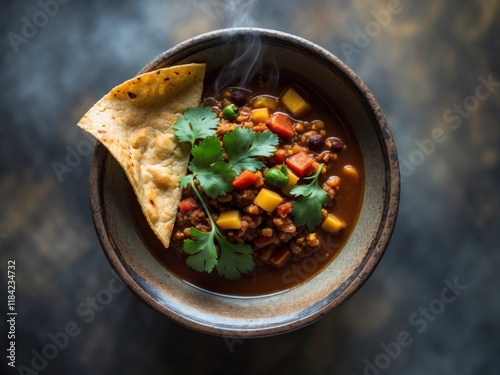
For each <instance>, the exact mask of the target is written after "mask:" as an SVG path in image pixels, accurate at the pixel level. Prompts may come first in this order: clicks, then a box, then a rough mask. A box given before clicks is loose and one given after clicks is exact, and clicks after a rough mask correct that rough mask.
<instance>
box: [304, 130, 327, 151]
mask: <svg viewBox="0 0 500 375" xmlns="http://www.w3.org/2000/svg"><path fill="white" fill-rule="evenodd" d="M323 144H324V141H323V137H322V136H321V135H319V134H316V135H313V136H310V137H309V138H308V139H307V146H308V147H309V148H310V149H311V150H313V151H316V150H319V149H320V148H321V147H323Z"/></svg>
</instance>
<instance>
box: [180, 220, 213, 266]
mask: <svg viewBox="0 0 500 375" xmlns="http://www.w3.org/2000/svg"><path fill="white" fill-rule="evenodd" d="M190 232H191V234H192V235H193V239H192V240H184V251H185V252H186V253H188V254H190V256H188V258H187V259H186V264H187V265H188V266H189V267H191V268H192V269H194V270H195V271H198V272H211V271H212V269H213V268H214V267H215V266H216V265H217V249H216V248H215V244H214V236H215V232H214V231H213V230H212V231H210V232H201V231H199V230H197V229H196V228H194V227H191V229H190Z"/></svg>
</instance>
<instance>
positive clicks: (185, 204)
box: [179, 197, 198, 214]
mask: <svg viewBox="0 0 500 375" xmlns="http://www.w3.org/2000/svg"><path fill="white" fill-rule="evenodd" d="M195 208H198V203H196V201H195V200H194V198H193V197H188V198H185V199H183V200H182V201H181V203H179V209H180V210H181V211H182V212H183V213H185V214H187V213H188V212H191V211H192V210H194V209H195Z"/></svg>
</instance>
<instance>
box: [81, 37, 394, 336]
mask: <svg viewBox="0 0 500 375" xmlns="http://www.w3.org/2000/svg"><path fill="white" fill-rule="evenodd" d="M256 41H258V43H259V46H260V57H259V58H260V59H261V60H262V62H264V63H269V64H275V66H277V67H278V68H285V69H286V70H288V71H291V72H293V73H294V74H295V75H296V76H297V77H299V78H300V79H302V80H303V81H304V82H308V83H310V84H311V85H312V86H315V87H318V88H319V89H321V91H323V92H324V93H325V94H326V95H327V98H328V99H329V100H331V101H332V102H334V103H336V106H337V107H338V108H340V109H341V116H342V117H343V118H344V120H346V122H347V123H348V124H350V126H351V127H352V129H353V132H354V134H355V135H356V137H357V140H358V142H359V145H360V147H361V150H362V154H363V159H364V168H365V174H366V175H365V193H364V198H363V206H362V210H361V213H360V216H359V219H358V223H357V225H356V227H355V229H354V231H353V233H352V234H351V236H350V238H349V240H348V242H347V243H346V244H345V246H344V247H343V249H342V251H341V252H340V253H339V255H338V256H337V257H336V258H335V259H334V260H333V261H332V262H331V263H330V264H329V265H328V266H327V267H326V268H325V269H324V270H323V271H321V272H320V273H319V274H317V276H315V277H313V278H311V279H309V280H308V281H306V282H305V283H303V284H301V285H299V286H297V287H294V288H292V289H290V290H288V291H285V292H282V293H278V294H274V295H268V296H260V297H252V298H241V297H231V296H222V295H216V294H213V293H209V292H206V291H204V290H201V289H199V288H196V287H193V286H191V285H189V284H188V283H186V282H184V281H183V280H180V279H179V278H177V277H176V276H175V275H173V274H171V273H170V272H169V271H168V270H166V269H165V268H164V267H163V266H162V265H161V264H160V263H159V262H158V261H157V260H156V259H155V258H154V257H153V256H152V255H151V253H150V252H149V251H148V250H147V248H146V247H145V245H144V243H143V242H142V240H141V238H140V237H139V235H138V233H137V232H136V230H135V227H134V224H133V222H132V219H131V217H130V214H129V211H128V205H127V197H126V189H125V182H126V177H125V174H124V172H123V171H122V169H121V168H120V167H119V165H118V163H117V162H116V161H115V160H114V158H113V157H112V156H110V154H109V153H108V151H107V150H106V149H105V148H104V146H103V145H102V144H100V143H97V145H96V147H95V151H94V155H93V159H92V165H91V174H90V202H91V208H92V215H93V219H94V223H95V227H96V230H97V235H98V237H99V240H100V242H101V245H102V248H103V249H104V252H105V254H106V256H107V257H108V259H109V261H110V262H111V264H112V266H113V267H114V269H115V270H116V272H117V273H118V275H119V276H120V277H121V278H122V279H123V281H124V282H125V284H126V285H127V286H128V287H129V288H130V289H131V290H132V291H133V292H135V293H136V294H137V295H138V296H139V297H140V298H141V299H142V300H144V301H145V302H146V303H147V304H148V305H150V306H151V307H152V308H154V309H155V310H157V311H159V312H160V313H162V314H164V315H166V316H167V317H169V318H171V319H172V320H174V321H176V322H178V323H180V324H182V325H184V326H186V327H189V328H192V329H195V330H198V331H201V332H205V333H209V334H214V335H221V336H228V337H259V336H267V335H272V334H277V333H283V332H287V331H290V330H294V329H297V328H300V327H303V326H305V325H307V324H310V323H312V322H314V321H316V320H317V319H319V318H321V317H323V316H325V315H326V314H328V313H329V312H331V311H333V310H334V309H335V308H337V307H338V306H340V305H341V304H342V303H343V302H345V301H346V300H347V299H348V298H349V297H351V296H352V295H353V294H354V293H355V292H356V291H357V290H358V289H359V288H360V287H361V286H362V285H363V283H364V282H365V281H366V280H367V278H368V277H369V276H370V274H371V273H372V272H373V270H374V268H375V267H376V265H377V264H378V262H379V261H380V259H381V257H382V255H383V253H384V251H385V249H386V247H387V245H388V243H389V240H390V237H391V234H392V232H393V229H394V225H395V222H396V216H397V212H398V205H399V188H400V178H399V165H398V157H397V152H396V147H395V144H394V140H393V137H392V134H391V131H390V129H389V125H388V124H387V120H386V118H385V116H384V114H383V113H382V111H381V109H380V107H379V105H378V103H377V102H376V100H375V98H374V97H373V95H372V93H371V92H370V91H369V90H368V88H367V87H366V86H365V84H364V83H363V82H362V81H361V79H360V78H359V77H358V76H357V75H356V74H355V73H354V72H353V71H352V70H351V69H350V68H349V67H348V66H347V65H345V64H344V63H343V62H342V61H340V60H339V59H338V58H337V57H335V56H334V55H332V54H331V53H330V52H328V51H326V50H325V49H323V48H321V47H319V46H317V45H315V44H313V43H311V42H309V41H307V40H304V39H302V38H299V37H297V36H293V35H289V34H285V33H283V32H279V31H274V30H266V29H257V28H236V29H223V30H218V31H213V32H209V33H207V34H203V35H200V36H197V37H194V38H192V39H189V40H187V41H185V42H182V43H180V44H178V45H176V46H175V47H173V48H171V49H169V50H168V51H166V52H164V53H162V54H161V55H159V56H158V57H157V58H155V59H154V60H153V61H152V62H150V63H149V64H148V65H147V66H146V67H145V68H144V69H142V70H141V72H140V73H144V72H148V71H152V70H155V69H159V68H163V67H167V66H171V65H177V64H184V63H191V62H203V63H206V64H207V72H208V73H210V72H214V71H219V70H221V69H222V67H223V66H224V65H225V64H227V63H228V62H230V61H232V60H233V59H234V58H235V56H238V55H240V54H241V51H244V50H245V49H246V48H247V47H248V45H249V44H252V43H255V42H256Z"/></svg>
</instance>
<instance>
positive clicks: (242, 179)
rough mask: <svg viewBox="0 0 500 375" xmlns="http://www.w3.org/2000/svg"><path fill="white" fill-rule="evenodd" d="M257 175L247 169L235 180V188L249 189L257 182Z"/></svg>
mask: <svg viewBox="0 0 500 375" xmlns="http://www.w3.org/2000/svg"><path fill="white" fill-rule="evenodd" d="M257 177H258V176H257V174H256V173H254V172H251V171H249V170H247V169H245V170H244V171H243V172H241V173H240V174H239V176H238V177H236V178H235V179H234V180H233V186H234V187H235V188H236V189H248V188H249V187H250V186H252V185H253V184H254V182H255V181H257Z"/></svg>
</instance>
